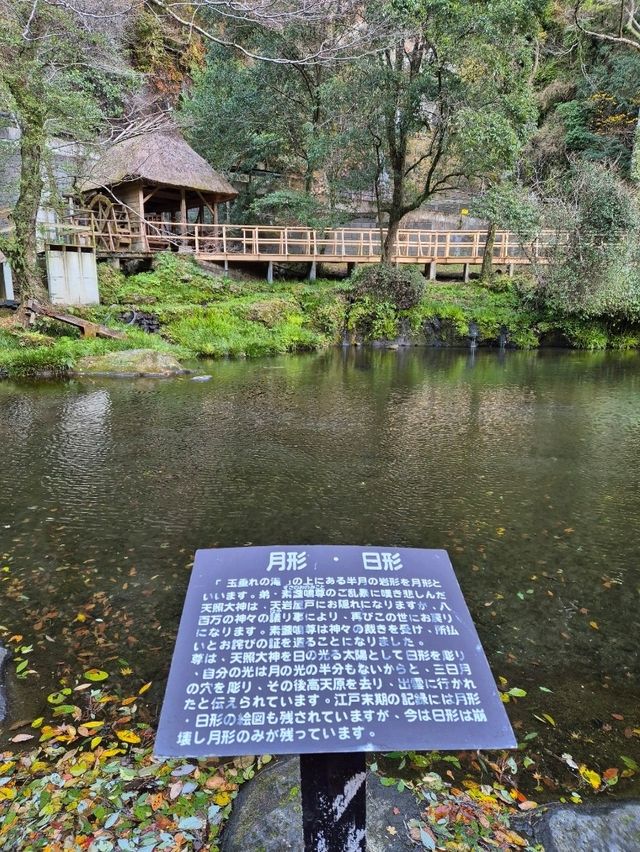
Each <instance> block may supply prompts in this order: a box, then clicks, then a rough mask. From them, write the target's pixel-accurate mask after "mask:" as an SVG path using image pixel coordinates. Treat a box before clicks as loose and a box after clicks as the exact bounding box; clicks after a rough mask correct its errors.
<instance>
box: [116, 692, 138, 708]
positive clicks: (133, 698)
mask: <svg viewBox="0 0 640 852" xmlns="http://www.w3.org/2000/svg"><path fill="white" fill-rule="evenodd" d="M137 700H138V696H137V695H132V696H130V697H129V698H123V699H122V701H121V702H120V704H122V706H123V707H128V706H129V704H133V702H134V701H137Z"/></svg>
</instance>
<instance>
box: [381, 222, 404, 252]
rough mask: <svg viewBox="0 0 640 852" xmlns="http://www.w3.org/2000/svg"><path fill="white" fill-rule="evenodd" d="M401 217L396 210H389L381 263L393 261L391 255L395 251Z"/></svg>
mask: <svg viewBox="0 0 640 852" xmlns="http://www.w3.org/2000/svg"><path fill="white" fill-rule="evenodd" d="M401 218H402V216H401V215H399V211H398V210H393V209H391V210H389V222H388V225H387V236H386V237H385V241H384V245H383V247H382V262H383V263H393V256H394V255H395V254H396V251H397V242H398V231H399V229H400V220H401Z"/></svg>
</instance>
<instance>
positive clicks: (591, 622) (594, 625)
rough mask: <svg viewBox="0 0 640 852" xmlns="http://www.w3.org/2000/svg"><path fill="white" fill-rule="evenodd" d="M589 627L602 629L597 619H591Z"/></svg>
mask: <svg viewBox="0 0 640 852" xmlns="http://www.w3.org/2000/svg"><path fill="white" fill-rule="evenodd" d="M589 627H593V629H594V630H600V628H599V627H598V622H597V621H590V622H589Z"/></svg>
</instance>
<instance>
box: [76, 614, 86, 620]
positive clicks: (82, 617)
mask: <svg viewBox="0 0 640 852" xmlns="http://www.w3.org/2000/svg"><path fill="white" fill-rule="evenodd" d="M75 620H76V621H86V620H87V616H86V615H85V614H84V612H79V613H78V614H77V615H76V619H75Z"/></svg>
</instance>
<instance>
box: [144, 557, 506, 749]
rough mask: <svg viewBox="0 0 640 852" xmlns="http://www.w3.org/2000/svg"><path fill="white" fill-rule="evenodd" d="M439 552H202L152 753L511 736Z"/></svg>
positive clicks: (499, 742)
mask: <svg viewBox="0 0 640 852" xmlns="http://www.w3.org/2000/svg"><path fill="white" fill-rule="evenodd" d="M515 745H516V743H515V738H514V735H513V732H512V730H511V726H510V724H509V721H508V719H507V715H506V713H505V710H504V707H503V705H502V702H501V701H500V698H499V696H498V693H497V690H496V687H495V683H494V679H493V676H492V674H491V671H490V669H489V665H488V663H487V660H486V657H485V655H484V652H483V650H482V647H481V645H480V641H479V639H478V635H477V632H476V629H475V627H474V625H473V622H472V620H471V616H470V614H469V610H468V609H467V606H466V604H465V602H464V599H463V597H462V592H461V591H460V587H459V585H458V582H457V580H456V577H455V574H454V572H453V568H452V566H451V562H450V561H449V557H448V555H447V553H446V551H444V550H419V549H408V548H385V547H382V548H379V547H339V546H335V547H334V546H300V547H293V546H286V547H284V546H283V547H250V548H233V549H218V550H199V551H198V552H197V554H196V559H195V563H194V566H193V572H192V575H191V581H190V583H189V589H188V592H187V597H186V601H185V605H184V611H183V614H182V620H181V622H180V628H179V631H178V638H177V641H176V646H175V652H174V655H173V661H172V664H171V671H170V674H169V681H168V684H167V689H166V694H165V699H164V704H163V708H162V713H161V717H160V726H159V730H158V735H157V738H156V745H155V753H156V754H157V755H161V756H164V757H205V756H230V755H244V754H261V753H273V754H288V753H292V754H309V753H320V752H334V753H335V752H358V751H381V752H384V751H399V750H405V749H406V750H415V751H422V750H436V749H437V750H446V749H478V748H481V749H487V748H514V747H515Z"/></svg>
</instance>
